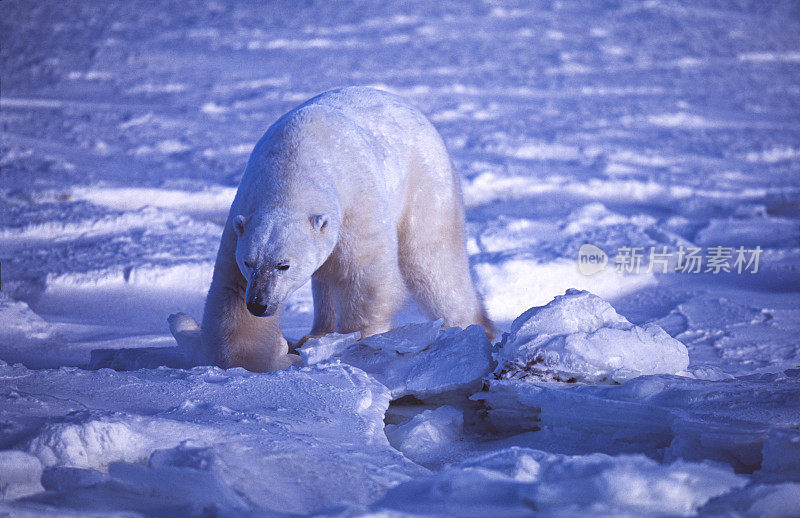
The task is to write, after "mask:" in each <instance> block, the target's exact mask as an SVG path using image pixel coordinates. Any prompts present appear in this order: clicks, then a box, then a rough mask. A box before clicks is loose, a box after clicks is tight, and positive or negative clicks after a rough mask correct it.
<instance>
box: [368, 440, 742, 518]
mask: <svg viewBox="0 0 800 518" xmlns="http://www.w3.org/2000/svg"><path fill="white" fill-rule="evenodd" d="M746 483H747V479H746V477H742V476H738V475H735V474H734V473H733V471H732V470H731V469H730V468H729V467H725V466H718V465H715V464H711V463H692V462H682V461H678V462H675V463H673V464H670V465H662V464H659V463H657V462H656V461H654V460H652V459H649V458H647V457H645V456H644V455H619V456H614V457H612V456H608V455H604V454H600V453H594V454H589V455H575V456H569V455H560V454H552V453H547V452H544V451H540V450H533V449H527V448H508V449H504V450H500V451H497V452H493V453H490V454H487V455H484V456H481V457H478V458H475V459H471V460H468V461H465V462H463V463H461V464H459V465H457V466H453V467H447V468H445V469H443V470H442V471H440V472H438V473H436V474H434V475H431V476H428V477H424V478H418V479H414V480H412V481H409V482H405V483H403V484H401V485H399V486H397V487H395V488H393V489H391V490H389V492H388V493H387V494H386V496H385V497H384V498H383V499H382V500H380V501H379V502H377V503H376V504H375V505H374V506H373V508H374V509H376V510H382V511H389V510H392V511H399V512H402V513H421V514H425V515H437V516H438V515H449V516H464V515H469V516H480V515H484V514H488V515H491V514H495V515H503V516H522V515H529V514H533V513H541V514H543V515H546V516H553V515H559V516H576V515H583V514H588V513H591V514H601V515H615V516H619V515H630V516H642V515H683V516H686V515H691V514H694V513H695V512H696V511H697V509H698V508H700V507H701V506H702V505H704V504H705V503H706V502H707V501H709V500H710V499H711V498H713V497H715V496H718V495H722V494H724V493H727V492H728V491H730V490H731V489H735V488H739V487H742V486H744V485H745V484H746Z"/></svg>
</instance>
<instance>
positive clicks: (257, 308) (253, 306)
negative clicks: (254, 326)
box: [247, 301, 267, 317]
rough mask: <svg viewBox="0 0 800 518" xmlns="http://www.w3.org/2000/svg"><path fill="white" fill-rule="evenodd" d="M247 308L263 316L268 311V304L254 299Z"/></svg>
mask: <svg viewBox="0 0 800 518" xmlns="http://www.w3.org/2000/svg"><path fill="white" fill-rule="evenodd" d="M247 310H248V311H249V312H250V313H252V314H253V315H254V316H257V317H260V316H263V315H264V313H265V312H266V311H267V306H265V305H263V304H259V303H258V302H255V301H253V302H248V303H247Z"/></svg>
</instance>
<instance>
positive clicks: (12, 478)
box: [0, 450, 44, 501]
mask: <svg viewBox="0 0 800 518" xmlns="http://www.w3.org/2000/svg"><path fill="white" fill-rule="evenodd" d="M41 478H42V465H41V463H40V462H39V459H37V458H36V457H34V456H32V455H28V454H27V453H25V452H22V451H18V450H6V451H0V501H3V500H15V499H17V498H22V497H23V496H28V495H31V494H34V493H38V492H40V491H44V488H43V487H42V484H41V483H40V482H39V481H40V480H41Z"/></svg>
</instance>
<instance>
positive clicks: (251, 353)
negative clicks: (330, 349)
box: [201, 260, 295, 372]
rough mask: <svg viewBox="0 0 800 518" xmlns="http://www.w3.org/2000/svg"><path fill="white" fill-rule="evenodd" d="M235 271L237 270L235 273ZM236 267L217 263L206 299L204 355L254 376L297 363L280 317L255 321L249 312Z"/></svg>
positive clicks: (255, 318) (203, 337)
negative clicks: (282, 330) (256, 373)
mask: <svg viewBox="0 0 800 518" xmlns="http://www.w3.org/2000/svg"><path fill="white" fill-rule="evenodd" d="M233 268H236V270H233ZM237 275H238V276H241V274H240V273H239V271H238V268H237V267H236V264H235V263H231V262H229V261H224V260H223V261H218V263H217V265H216V266H215V268H214V278H213V280H212V282H211V288H210V289H209V291H208V297H207V298H206V306H205V311H204V313H203V324H202V326H201V327H202V348H203V354H204V355H205V356H206V358H207V359H208V360H209V361H208V362H207V363H214V364H216V365H219V366H220V367H224V368H229V367H244V368H245V369H247V370H250V371H254V372H266V371H273V370H277V369H282V368H285V367H287V366H288V365H291V363H292V362H293V361H294V360H295V357H294V356H292V355H287V353H288V344H287V343H286V340H285V339H284V337H283V334H282V333H281V329H280V320H279V315H275V316H272V317H255V316H253V315H251V314H250V312H249V311H248V310H247V305H246V304H245V301H244V289H243V286H242V285H241V282H240V281H239V279H238V278H237Z"/></svg>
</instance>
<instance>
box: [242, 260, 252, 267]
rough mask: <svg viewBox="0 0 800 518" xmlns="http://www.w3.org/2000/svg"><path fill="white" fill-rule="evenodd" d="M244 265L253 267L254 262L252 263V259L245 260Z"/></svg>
mask: <svg viewBox="0 0 800 518" xmlns="http://www.w3.org/2000/svg"><path fill="white" fill-rule="evenodd" d="M244 267H245V268H252V267H253V263H251V262H250V261H245V262H244Z"/></svg>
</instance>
